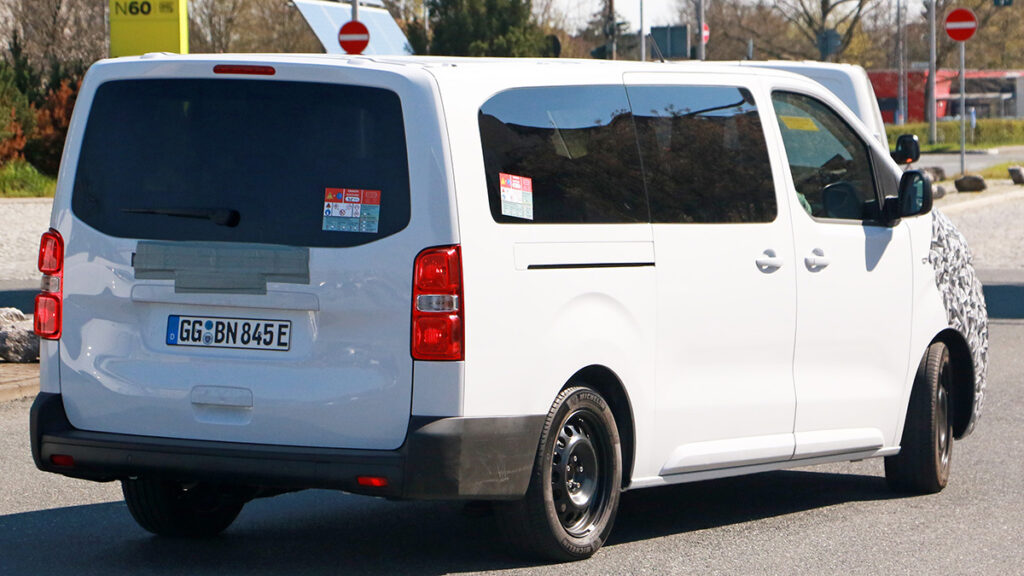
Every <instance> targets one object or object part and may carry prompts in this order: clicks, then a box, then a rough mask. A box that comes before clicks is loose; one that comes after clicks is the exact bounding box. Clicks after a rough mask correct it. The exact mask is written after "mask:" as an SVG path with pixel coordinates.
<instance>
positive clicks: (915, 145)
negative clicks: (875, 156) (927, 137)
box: [891, 134, 921, 166]
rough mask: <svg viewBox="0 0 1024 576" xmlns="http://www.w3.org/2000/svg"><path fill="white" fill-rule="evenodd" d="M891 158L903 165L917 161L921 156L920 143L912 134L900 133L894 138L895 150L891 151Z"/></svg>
mask: <svg viewBox="0 0 1024 576" xmlns="http://www.w3.org/2000/svg"><path fill="white" fill-rule="evenodd" d="M891 155H892V159H893V160H895V161H896V163H897V164H899V165H901V166H905V165H907V164H910V163H912V162H917V160H918V158H920V157H921V143H920V142H918V140H917V136H916V135H914V134H900V137H899V138H897V139H896V150H895V151H893V152H892V154H891Z"/></svg>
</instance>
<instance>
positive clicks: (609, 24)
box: [605, 0, 619, 60]
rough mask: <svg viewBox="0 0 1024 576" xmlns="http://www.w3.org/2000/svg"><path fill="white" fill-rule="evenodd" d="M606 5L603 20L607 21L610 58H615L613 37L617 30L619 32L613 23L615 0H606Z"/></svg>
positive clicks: (615, 50)
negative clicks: (610, 50) (605, 14)
mask: <svg viewBox="0 0 1024 576" xmlns="http://www.w3.org/2000/svg"><path fill="white" fill-rule="evenodd" d="M607 7H608V17H607V19H606V20H605V22H607V24H605V26H607V27H608V36H609V37H610V38H611V46H612V60H615V59H616V58H617V55H616V52H617V47H616V38H615V37H616V36H618V32H619V30H618V28H619V27H618V26H617V25H616V23H615V0H608V4H607Z"/></svg>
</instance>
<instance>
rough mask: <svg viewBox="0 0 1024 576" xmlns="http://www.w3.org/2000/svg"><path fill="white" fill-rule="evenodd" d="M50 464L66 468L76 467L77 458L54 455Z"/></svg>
mask: <svg viewBox="0 0 1024 576" xmlns="http://www.w3.org/2000/svg"><path fill="white" fill-rule="evenodd" d="M50 463H51V464H53V465H54V466H63V467H65V468H74V467H75V458H74V457H73V456H69V455H67V454H54V455H52V456H50Z"/></svg>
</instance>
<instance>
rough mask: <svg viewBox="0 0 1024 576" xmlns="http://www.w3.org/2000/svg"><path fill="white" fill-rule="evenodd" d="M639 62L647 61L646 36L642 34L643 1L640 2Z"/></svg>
mask: <svg viewBox="0 0 1024 576" xmlns="http://www.w3.org/2000/svg"><path fill="white" fill-rule="evenodd" d="M640 61H641V62H645V61H647V35H646V34H644V0H640Z"/></svg>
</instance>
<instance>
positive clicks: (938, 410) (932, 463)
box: [885, 342, 953, 494]
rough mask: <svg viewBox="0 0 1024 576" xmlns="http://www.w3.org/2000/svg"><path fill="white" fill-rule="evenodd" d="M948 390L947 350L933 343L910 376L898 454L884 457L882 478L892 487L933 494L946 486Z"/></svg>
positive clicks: (950, 444) (950, 385)
mask: <svg viewBox="0 0 1024 576" xmlns="http://www.w3.org/2000/svg"><path fill="white" fill-rule="evenodd" d="M952 390H953V365H952V364H951V363H950V361H949V349H948V348H946V345H945V344H943V343H942V342H936V343H934V344H932V345H931V346H929V347H928V352H927V353H926V354H925V357H924V358H923V359H922V360H921V365H920V366H919V367H918V369H917V376H916V377H915V378H914V389H913V390H911V393H910V405H909V406H908V407H907V421H906V423H905V424H904V427H903V439H902V441H901V442H900V453H899V454H897V455H896V456H889V457H888V458H886V459H885V479H886V481H887V482H888V484H889V486H890V487H891V488H892V489H894V490H896V491H899V492H910V493H915V494H934V493H936V492H939V491H940V490H942V489H943V488H945V487H946V482H947V481H948V480H949V468H950V462H951V459H952V455H953V418H952V415H951V414H950V408H951V406H952V402H951V396H950V393H951V392H952Z"/></svg>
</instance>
